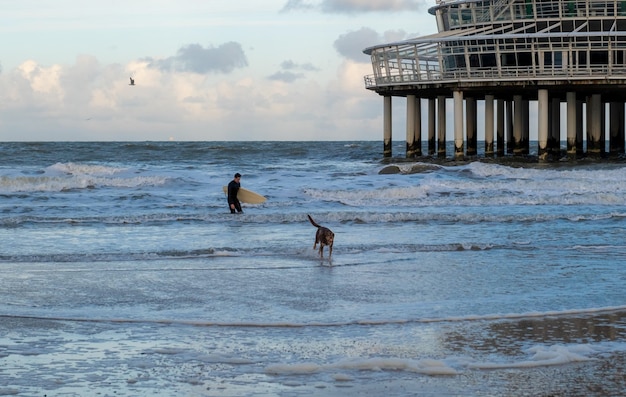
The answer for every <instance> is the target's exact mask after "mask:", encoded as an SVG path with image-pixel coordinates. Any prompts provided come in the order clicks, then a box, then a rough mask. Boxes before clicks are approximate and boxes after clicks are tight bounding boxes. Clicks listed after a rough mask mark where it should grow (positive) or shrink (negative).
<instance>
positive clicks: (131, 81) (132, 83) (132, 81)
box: [129, 77, 135, 85]
mask: <svg viewBox="0 0 626 397" xmlns="http://www.w3.org/2000/svg"><path fill="white" fill-rule="evenodd" d="M129 85H135V79H133V78H132V77H131V78H130V84H129Z"/></svg>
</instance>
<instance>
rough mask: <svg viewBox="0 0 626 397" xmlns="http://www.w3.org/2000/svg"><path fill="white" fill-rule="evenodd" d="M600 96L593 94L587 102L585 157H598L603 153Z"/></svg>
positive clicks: (602, 114) (602, 113)
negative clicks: (587, 127)
mask: <svg viewBox="0 0 626 397" xmlns="http://www.w3.org/2000/svg"><path fill="white" fill-rule="evenodd" d="M602 110H603V109H602V96H601V95H600V94H593V95H591V96H590V97H589V100H588V102H587V117H588V123H587V125H588V126H589V130H588V131H587V155H589V156H600V155H602V153H603V152H604V150H603V146H604V140H603V139H602V138H603V134H602V132H603V131H602V118H603V116H604V112H603V111H602Z"/></svg>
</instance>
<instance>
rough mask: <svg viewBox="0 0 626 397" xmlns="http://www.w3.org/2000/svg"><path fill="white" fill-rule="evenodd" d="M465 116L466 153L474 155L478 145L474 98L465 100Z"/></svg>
mask: <svg viewBox="0 0 626 397" xmlns="http://www.w3.org/2000/svg"><path fill="white" fill-rule="evenodd" d="M465 112H466V114H465V118H466V120H467V121H466V122H465V123H466V126H465V128H466V135H467V155H468V156H476V154H477V147H478V137H477V129H478V127H477V124H478V115H477V109H476V98H472V97H470V98H467V99H466V100H465Z"/></svg>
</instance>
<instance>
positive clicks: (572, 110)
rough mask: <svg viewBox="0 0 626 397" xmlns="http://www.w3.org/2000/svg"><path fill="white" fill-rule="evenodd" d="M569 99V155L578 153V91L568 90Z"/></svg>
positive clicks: (567, 96)
mask: <svg viewBox="0 0 626 397" xmlns="http://www.w3.org/2000/svg"><path fill="white" fill-rule="evenodd" d="M566 100H567V155H568V156H570V157H572V156H575V155H576V111H577V109H576V93H575V92H568V93H567V95H566Z"/></svg>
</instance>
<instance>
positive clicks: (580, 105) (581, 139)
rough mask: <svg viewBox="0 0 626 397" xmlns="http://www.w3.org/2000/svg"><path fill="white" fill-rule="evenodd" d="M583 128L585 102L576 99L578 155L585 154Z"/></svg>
mask: <svg viewBox="0 0 626 397" xmlns="http://www.w3.org/2000/svg"><path fill="white" fill-rule="evenodd" d="M583 129H584V126H583V101H582V100H580V99H576V155H578V156H582V155H584V154H585V149H584V131H583Z"/></svg>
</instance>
